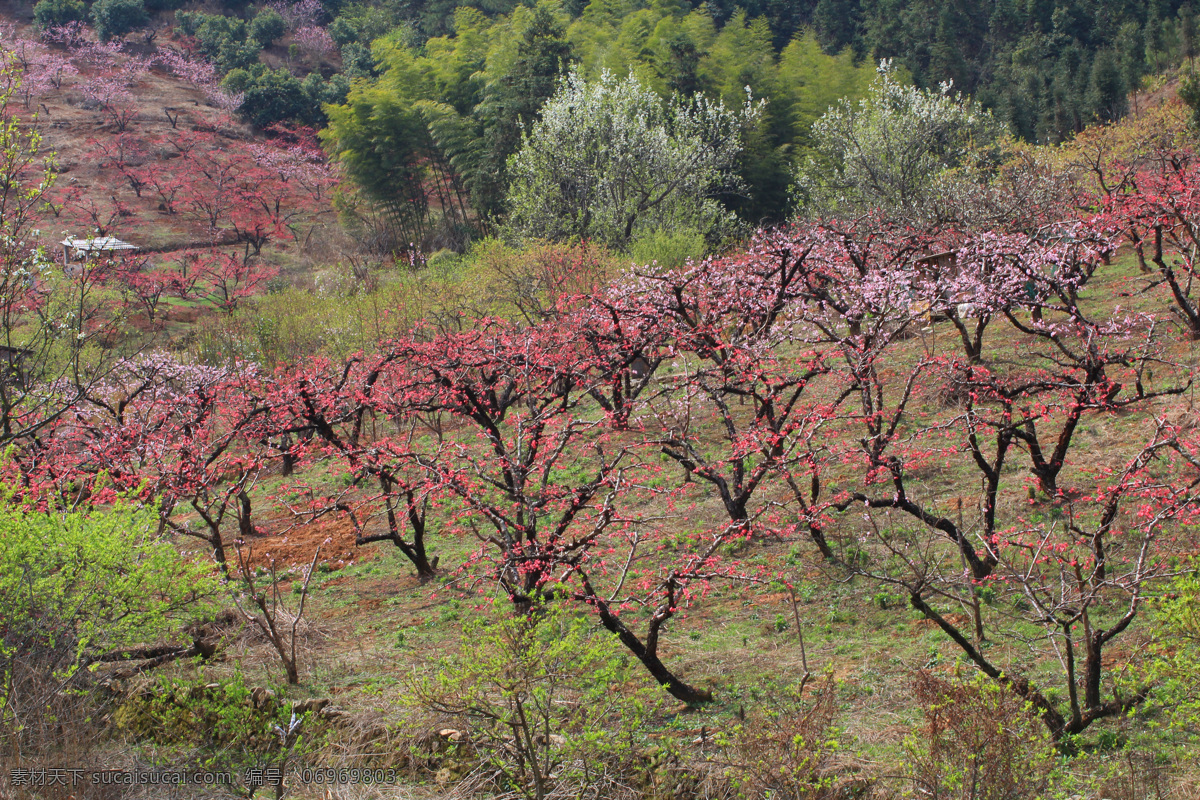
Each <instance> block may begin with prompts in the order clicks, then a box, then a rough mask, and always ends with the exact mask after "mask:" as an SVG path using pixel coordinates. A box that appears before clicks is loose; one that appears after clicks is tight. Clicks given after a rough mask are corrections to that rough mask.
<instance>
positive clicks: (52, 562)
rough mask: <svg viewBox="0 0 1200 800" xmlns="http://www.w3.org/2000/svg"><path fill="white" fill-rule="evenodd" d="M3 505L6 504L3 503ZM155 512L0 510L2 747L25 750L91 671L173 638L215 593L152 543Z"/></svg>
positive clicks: (197, 570)
mask: <svg viewBox="0 0 1200 800" xmlns="http://www.w3.org/2000/svg"><path fill="white" fill-rule="evenodd" d="M3 499H4V500H5V501H7V500H8V498H7V497H5V498H3ZM157 522H158V520H157V517H156V515H155V514H154V513H153V512H152V511H149V510H146V511H137V510H133V509H130V508H127V507H124V506H117V507H116V508H114V509H113V510H111V511H109V512H107V513H105V514H98V515H92V516H89V517H85V516H82V515H79V514H68V515H59V514H53V513H50V514H46V513H38V512H36V511H34V510H32V509H23V508H11V507H8V508H4V509H3V510H0V608H2V609H3V616H2V617H0V739H3V738H7V737H12V741H13V743H18V742H21V741H24V742H25V743H26V744H28V743H29V740H30V738H31V737H33V738H36V737H37V736H38V735H39V731H40V730H41V728H42V726H43V725H47V726H53V725H55V724H57V723H61V722H62V719H57V720H56V719H55V717H56V716H57V714H58V712H59V711H60V710H61V704H62V703H64V702H67V699H68V696H69V695H70V694H71V693H72V692H73V691H76V690H79V689H81V688H84V687H86V685H87V684H88V682H89V677H90V674H91V673H90V672H89V671H88V670H87V669H85V668H86V667H87V666H89V665H91V664H94V663H99V662H102V661H105V660H109V659H108V658H107V657H106V654H111V653H117V652H120V651H122V650H127V649H129V648H131V647H132V646H133V645H135V644H139V643H148V642H149V643H154V642H156V641H158V640H159V639H160V637H164V636H166V635H167V633H168V632H169V630H170V629H171V627H172V626H171V622H172V620H173V618H174V617H176V615H177V614H178V613H179V612H180V611H181V610H183V609H186V608H188V607H189V606H190V605H192V604H194V603H196V602H197V601H198V600H200V599H201V598H203V597H205V596H206V595H211V594H215V592H216V586H215V583H214V581H213V579H212V578H211V576H210V575H209V574H208V571H207V568H205V567H201V566H197V565H193V564H189V563H187V562H185V561H183V560H182V559H181V558H180V556H179V554H178V553H177V552H176V550H175V549H174V547H173V546H172V545H171V544H170V543H169V542H166V541H163V540H161V539H156V538H154V533H155V531H156V530H157Z"/></svg>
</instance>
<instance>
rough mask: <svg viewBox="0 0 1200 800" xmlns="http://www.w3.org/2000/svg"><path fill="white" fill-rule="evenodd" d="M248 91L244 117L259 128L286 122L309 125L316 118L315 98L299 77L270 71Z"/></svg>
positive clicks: (243, 111)
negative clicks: (313, 99) (312, 97)
mask: <svg viewBox="0 0 1200 800" xmlns="http://www.w3.org/2000/svg"><path fill="white" fill-rule="evenodd" d="M245 91H246V99H245V100H243V101H242V114H243V115H244V116H245V117H246V119H247V121H249V122H250V123H251V124H253V125H257V126H258V127H260V128H265V127H267V126H268V125H270V124H272V123H274V122H282V121H284V120H297V121H300V122H308V121H311V120H312V119H313V112H314V109H313V105H312V99H311V98H310V97H309V95H308V93H307V92H306V91H304V86H303V85H302V84H301V83H300V81H299V80H297V78H296V76H294V75H292V73H290V72H288V71H287V70H282V69H273V70H267V71H265V72H263V73H262V74H261V75H259V76H258V77H257V78H255V79H254V81H253V82H251V83H250V84H249V85H248V86H247V87H246V90H245Z"/></svg>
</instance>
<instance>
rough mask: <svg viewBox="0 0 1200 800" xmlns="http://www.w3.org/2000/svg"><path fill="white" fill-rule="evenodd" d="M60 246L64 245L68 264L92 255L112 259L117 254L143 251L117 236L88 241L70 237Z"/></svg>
mask: <svg viewBox="0 0 1200 800" xmlns="http://www.w3.org/2000/svg"><path fill="white" fill-rule="evenodd" d="M59 244H61V245H62V249H63V260H64V261H67V262H70V261H78V260H79V259H81V258H87V257H88V256H91V255H102V256H109V257H111V256H113V255H114V254H116V253H133V252H137V251H138V250H140V249H141V248H139V247H138V246H137V245H134V244H130V243H129V242H123V241H121V240H120V239H118V238H116V237H115V236H93V237H91V238H88V239H79V238H76V237H73V236H68V237H67V238H66V239H63V240H62V241H61V242H59Z"/></svg>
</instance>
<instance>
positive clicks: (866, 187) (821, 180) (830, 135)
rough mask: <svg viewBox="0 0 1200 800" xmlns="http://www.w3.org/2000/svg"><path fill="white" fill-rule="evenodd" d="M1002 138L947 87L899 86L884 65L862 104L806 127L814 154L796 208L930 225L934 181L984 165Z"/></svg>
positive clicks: (983, 114)
mask: <svg viewBox="0 0 1200 800" xmlns="http://www.w3.org/2000/svg"><path fill="white" fill-rule="evenodd" d="M1005 133H1006V129H1005V126H1004V124H1003V123H1001V122H1000V121H999V120H997V119H996V118H995V117H993V116H992V115H991V114H990V113H989V112H987V111H985V110H984V109H983V108H982V107H981V106H980V105H979V104H978V103H976V102H974V101H972V100H970V99H969V98H965V97H963V96H962V95H959V94H953V93H951V86H950V85H949V84H942V86H940V87H939V88H938V89H936V90H928V89H920V88H917V87H915V86H906V85H904V84H903V83H902V82H901V81H900V79H899V76H898V75H897V74H896V70H895V69H894V68H893V66H892V64H891V62H890V61H883V62H881V63H880V67H879V74H878V77H877V78H876V80H875V82H874V83H873V84H872V85H871V90H870V94H869V95H868V96H867V97H866V98H864V99H862V100H860V101H859V102H858V103H856V104H855V103H850V102H848V101H846V100H843V101H841V102H840V103H839V104H838V106H837V107H836V108H831V109H830V110H829V112H828V113H826V114H825V115H824V116H823V117H821V119H819V120H818V121H817V122H816V124H814V125H813V139H814V151H815V154H814V156H812V157H810V158H809V159H808V161H807V163H806V164H805V165H803V166H802V167H801V168H800V170H799V172H798V174H797V180H796V186H795V190H796V196H797V201H798V204H799V205H800V207H801V211H802V212H803V213H806V214H857V213H860V212H863V211H867V210H878V211H882V212H883V213H885V214H887V215H889V216H892V217H895V218H904V219H909V220H917V219H922V220H927V219H930V218H934V219H937V218H939V217H940V215H941V211H940V210H939V208H938V203H939V196H940V194H941V193H942V188H943V187H942V186H941V185H940V181H942V180H943V179H945V178H947V177H948V176H950V175H951V173H952V171H953V170H955V169H957V168H959V167H962V166H964V165H965V164H967V162H968V161H969V160H975V161H978V160H980V159H981V158H986V153H987V148H989V147H991V146H993V145H996V144H998V143H999V142H1001V141H1002V139H1003V138H1004V136H1005Z"/></svg>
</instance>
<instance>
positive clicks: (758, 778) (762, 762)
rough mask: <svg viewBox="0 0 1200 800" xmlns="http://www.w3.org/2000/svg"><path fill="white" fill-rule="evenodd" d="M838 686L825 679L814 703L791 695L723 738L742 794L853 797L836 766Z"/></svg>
mask: <svg viewBox="0 0 1200 800" xmlns="http://www.w3.org/2000/svg"><path fill="white" fill-rule="evenodd" d="M836 699H837V686H836V685H835V684H834V681H833V676H832V675H830V676H829V677H827V678H826V679H825V682H824V684H823V685H822V687H821V690H820V692H818V693H817V695H816V699H815V701H814V702H812V703H802V702H801V701H800V698H799V697H798V696H797V697H787V698H785V699H784V700H783V701H782V702H781V703H779V704H777V705H775V706H774V707H772V708H770V709H768V710H767V711H766V713H765V714H764V717H763V718H762V719H750V720H747V722H746V724H744V725H739V726H737V727H736V728H735V729H734V730H733V732H732V734H731V735H730V736H729V737H728V739H727V740H726V741H724V742H723V744H724V745H725V750H726V752H727V754H728V768H727V770H726V775H727V777H728V778H729V781H730V783H731V784H732V785H733V786H734V787H735V788H736V789H737V790H738V791H739V792H740V794H739V796H741V797H746V796H750V797H770V798H775V799H776V800H822V799H823V798H838V797H846V796H848V795H849V792H848V791H847V786H846V781H845V780H844V779H842V778H841V777H839V776H838V775H837V774H836V772H835V770H834V769H833V767H834V765H835V763H834V760H835V759H836V757H837V754H838V741H837V735H836V731H835V730H834V729H833V715H834V711H835V710H836V706H835V701H836Z"/></svg>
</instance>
